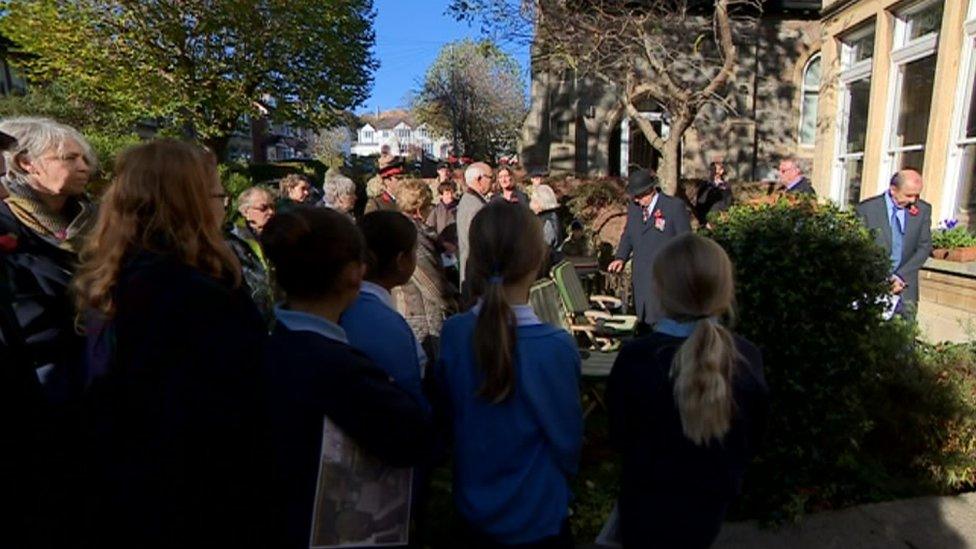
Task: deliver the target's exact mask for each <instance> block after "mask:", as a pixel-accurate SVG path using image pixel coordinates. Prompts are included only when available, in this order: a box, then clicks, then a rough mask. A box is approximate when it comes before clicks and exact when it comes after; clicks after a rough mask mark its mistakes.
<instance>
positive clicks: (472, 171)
mask: <svg viewBox="0 0 976 549" xmlns="http://www.w3.org/2000/svg"><path fill="white" fill-rule="evenodd" d="M490 172H491V167H490V166H488V164H485V163H484V162H475V163H474V164H471V165H470V166H468V168H467V169H466V170H464V184H465V185H467V186H468V187H470V186H472V185H473V184H474V182H475V181H477V180H478V176H481V175H485V174H487V173H490Z"/></svg>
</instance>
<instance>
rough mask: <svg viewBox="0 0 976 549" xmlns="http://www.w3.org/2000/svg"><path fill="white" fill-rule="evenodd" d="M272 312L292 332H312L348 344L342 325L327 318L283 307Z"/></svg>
mask: <svg viewBox="0 0 976 549" xmlns="http://www.w3.org/2000/svg"><path fill="white" fill-rule="evenodd" d="M274 314H275V318H276V319H278V322H280V323H282V324H283V325H284V326H285V328H288V329H289V330H291V331H293V332H312V333H315V334H318V335H320V336H322V337H324V338H327V339H331V340H333V341H338V342H340V343H345V344H346V345H348V344H349V339H348V338H347V337H346V331H345V330H343V329H342V326H339V325H338V324H336V323H335V322H332V321H331V320H329V319H327V318H323V317H321V316H318V315H313V314H310V313H303V312H301V311H292V310H289V309H285V308H283V307H275V309H274Z"/></svg>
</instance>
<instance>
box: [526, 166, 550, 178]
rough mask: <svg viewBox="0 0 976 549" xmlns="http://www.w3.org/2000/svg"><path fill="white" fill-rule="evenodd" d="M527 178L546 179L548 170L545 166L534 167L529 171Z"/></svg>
mask: <svg viewBox="0 0 976 549" xmlns="http://www.w3.org/2000/svg"><path fill="white" fill-rule="evenodd" d="M528 176H529V177H530V178H531V177H548V176H549V168H546V167H545V166H535V167H533V168H530V169H529V173H528Z"/></svg>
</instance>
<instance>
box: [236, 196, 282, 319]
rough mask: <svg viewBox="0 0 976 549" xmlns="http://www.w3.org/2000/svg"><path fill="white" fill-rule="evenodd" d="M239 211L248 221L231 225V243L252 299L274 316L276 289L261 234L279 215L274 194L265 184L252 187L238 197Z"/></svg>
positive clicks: (269, 315) (268, 317)
mask: <svg viewBox="0 0 976 549" xmlns="http://www.w3.org/2000/svg"><path fill="white" fill-rule="evenodd" d="M237 211H238V212H240V214H241V217H243V219H244V221H243V223H237V224H235V225H233V226H232V227H231V228H230V231H229V232H228V236H227V244H228V245H229V246H230V249H231V250H233V251H234V255H236V256H237V259H238V260H240V262H241V271H242V274H243V277H244V283H245V284H246V285H247V289H248V293H249V294H250V295H251V299H252V300H254V304H255V305H257V306H258V309H259V310H260V311H261V314H262V315H264V317H265V319H267V320H270V319H271V316H272V309H273V307H274V291H273V290H272V284H271V277H270V274H269V273H270V269H269V268H268V260H267V258H265V256H264V250H263V249H262V248H261V243H260V242H258V238H259V237H260V236H261V232H262V231H264V227H265V225H267V224H268V221H271V218H273V217H274V216H275V202H274V196H272V195H271V192H270V191H268V189H265V188H264V187H251V188H249V189H247V190H245V191H244V192H242V193H241V195H240V196H239V197H238V198H237Z"/></svg>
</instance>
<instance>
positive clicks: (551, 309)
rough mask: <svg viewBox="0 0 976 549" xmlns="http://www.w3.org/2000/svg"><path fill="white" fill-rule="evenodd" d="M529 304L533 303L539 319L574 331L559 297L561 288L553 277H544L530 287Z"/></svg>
mask: <svg viewBox="0 0 976 549" xmlns="http://www.w3.org/2000/svg"><path fill="white" fill-rule="evenodd" d="M529 305H532V310H534V311H535V314H536V316H538V317H539V320H541V321H543V322H545V323H546V324H552V325H553V326H559V327H560V328H562V329H564V330H566V331H567V332H569V333H573V331H572V330H571V329H570V327H569V323H568V322H567V321H566V310H565V309H564V308H563V302H562V299H560V297H559V289H558V288H556V283H555V282H553V281H552V279H549V278H543V279H542V280H538V281H536V283H535V284H533V285H532V287H531V288H529Z"/></svg>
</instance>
